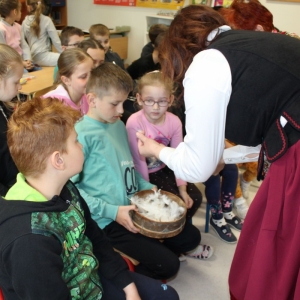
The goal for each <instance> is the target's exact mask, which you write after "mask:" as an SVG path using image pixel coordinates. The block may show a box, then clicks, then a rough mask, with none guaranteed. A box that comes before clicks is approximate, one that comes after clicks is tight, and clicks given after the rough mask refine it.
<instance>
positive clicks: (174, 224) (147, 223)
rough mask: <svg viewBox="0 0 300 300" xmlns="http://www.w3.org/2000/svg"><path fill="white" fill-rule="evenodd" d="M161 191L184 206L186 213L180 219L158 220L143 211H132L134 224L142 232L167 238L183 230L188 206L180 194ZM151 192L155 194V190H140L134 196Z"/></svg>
mask: <svg viewBox="0 0 300 300" xmlns="http://www.w3.org/2000/svg"><path fill="white" fill-rule="evenodd" d="M160 193H161V194H162V195H166V196H167V197H168V198H170V199H171V200H172V201H175V202H176V203H177V204H178V205H179V206H181V207H183V208H184V213H183V214H182V216H181V217H180V218H179V219H177V220H174V221H168V222H162V221H156V220H151V219H149V218H147V217H145V216H144V215H142V214H141V213H139V212H137V211H133V210H132V211H131V218H132V222H133V224H134V225H135V226H136V227H137V228H139V229H140V233H141V234H143V235H145V236H148V237H151V238H156V239H165V238H170V237H173V236H175V235H177V234H179V233H180V232H181V231H182V229H183V227H184V224H185V219H186V206H185V203H184V202H183V201H182V200H181V199H180V198H179V197H178V196H176V195H174V194H172V193H169V192H165V191H162V190H161V191H160ZM149 194H153V191H152V190H145V191H140V192H137V193H135V194H134V196H137V197H139V198H145V197H147V196H148V195H149Z"/></svg>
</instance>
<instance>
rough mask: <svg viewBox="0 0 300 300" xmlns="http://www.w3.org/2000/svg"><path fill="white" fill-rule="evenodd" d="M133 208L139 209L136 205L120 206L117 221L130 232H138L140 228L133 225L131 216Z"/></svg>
mask: <svg viewBox="0 0 300 300" xmlns="http://www.w3.org/2000/svg"><path fill="white" fill-rule="evenodd" d="M131 210H135V211H138V209H137V208H136V206H135V205H128V206H119V209H118V213H117V218H116V222H117V223H119V224H120V225H122V226H124V227H125V228H126V229H127V230H129V231H130V232H133V233H138V232H139V231H140V230H139V229H138V228H136V227H135V226H134V225H133V223H132V220H131V218H130V216H129V212H130V211H131Z"/></svg>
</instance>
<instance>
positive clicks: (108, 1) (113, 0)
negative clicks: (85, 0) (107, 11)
mask: <svg viewBox="0 0 300 300" xmlns="http://www.w3.org/2000/svg"><path fill="white" fill-rule="evenodd" d="M94 4H102V5H117V6H135V5H136V0H94Z"/></svg>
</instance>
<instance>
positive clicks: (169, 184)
mask: <svg viewBox="0 0 300 300" xmlns="http://www.w3.org/2000/svg"><path fill="white" fill-rule="evenodd" d="M149 181H150V182H151V183H152V184H155V185H156V186H157V188H158V189H161V190H163V191H166V192H170V193H173V194H175V195H177V196H178V197H180V195H179V190H178V186H177V184H176V179H175V175H174V172H173V171H172V170H171V169H169V168H168V167H167V166H165V167H164V168H163V169H161V170H159V171H157V172H154V173H149ZM186 191H187V193H188V194H189V195H190V197H191V198H192V199H193V200H194V204H193V206H192V207H191V208H190V209H188V210H187V213H186V219H187V221H189V220H190V219H191V218H192V217H193V215H194V214H195V213H196V211H197V210H198V208H199V207H200V205H201V203H202V194H201V192H200V190H199V189H198V188H197V187H196V186H195V185H194V184H193V183H188V184H187V187H186ZM180 198H181V197H180Z"/></svg>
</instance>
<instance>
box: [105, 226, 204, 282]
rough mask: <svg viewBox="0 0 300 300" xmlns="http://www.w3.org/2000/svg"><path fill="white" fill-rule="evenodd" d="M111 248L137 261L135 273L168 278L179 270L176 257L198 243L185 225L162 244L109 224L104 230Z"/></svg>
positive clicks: (196, 233)
mask: <svg viewBox="0 0 300 300" xmlns="http://www.w3.org/2000/svg"><path fill="white" fill-rule="evenodd" d="M104 232H105V233H106V235H107V237H108V239H109V240H110V242H111V244H112V246H113V247H114V248H115V249H117V250H119V251H121V252H123V253H124V254H126V255H128V256H130V257H132V258H134V259H135V260H137V261H139V262H140V263H139V265H137V266H136V272H138V273H140V274H143V275H146V276H149V277H152V278H155V279H168V278H171V277H173V276H174V275H176V273H177V272H178V269H179V263H180V262H179V259H178V255H179V254H180V253H185V252H188V251H191V250H193V249H195V248H196V247H197V246H198V245H199V243H200V240H201V235H200V231H199V230H198V229H197V228H196V227H195V226H193V225H191V224H190V223H188V222H186V224H185V226H184V228H183V230H182V232H181V233H179V234H178V235H176V236H174V237H171V238H166V239H165V240H164V241H163V242H160V241H159V240H158V239H154V238H149V237H146V236H143V235H141V234H139V233H132V232H130V231H128V230H127V229H126V228H125V227H123V226H122V225H120V224H118V223H117V222H115V221H113V222H111V223H110V224H109V225H107V226H106V227H105V228H104Z"/></svg>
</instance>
